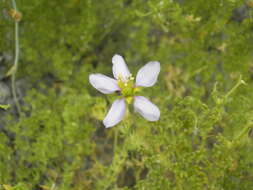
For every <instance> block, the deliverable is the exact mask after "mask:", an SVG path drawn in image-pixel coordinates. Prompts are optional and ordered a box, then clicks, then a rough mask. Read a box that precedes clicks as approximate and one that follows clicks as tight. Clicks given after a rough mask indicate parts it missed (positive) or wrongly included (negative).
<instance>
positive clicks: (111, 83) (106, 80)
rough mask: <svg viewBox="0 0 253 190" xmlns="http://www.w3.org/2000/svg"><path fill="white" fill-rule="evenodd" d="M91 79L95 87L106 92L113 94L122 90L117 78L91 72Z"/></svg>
mask: <svg viewBox="0 0 253 190" xmlns="http://www.w3.org/2000/svg"><path fill="white" fill-rule="evenodd" d="M89 81H90V83H91V85H92V86H93V87H94V88H96V89H97V90H98V91H100V92H102V93H104V94H111V93H113V92H115V91H117V90H120V88H119V87H118V84H117V81H116V80H115V79H112V78H110V77H107V76H105V75H102V74H91V75H90V76H89Z"/></svg>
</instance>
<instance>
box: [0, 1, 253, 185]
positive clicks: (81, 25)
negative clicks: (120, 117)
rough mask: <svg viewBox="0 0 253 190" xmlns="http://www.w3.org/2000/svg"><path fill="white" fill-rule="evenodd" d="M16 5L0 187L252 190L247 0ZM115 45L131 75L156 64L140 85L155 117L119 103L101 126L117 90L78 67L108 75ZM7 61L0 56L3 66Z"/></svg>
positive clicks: (6, 5) (0, 44)
mask: <svg viewBox="0 0 253 190" xmlns="http://www.w3.org/2000/svg"><path fill="white" fill-rule="evenodd" d="M17 6H18V9H19V10H20V12H21V13H22V19H21V21H20V43H21V49H20V53H21V57H20V63H19V70H18V73H17V75H18V76H17V78H18V79H17V80H19V79H24V80H25V81H26V82H25V83H26V84H25V85H26V88H25V89H26V95H25V97H24V98H23V100H22V112H23V114H22V115H21V116H20V117H19V118H18V119H17V118H16V117H15V116H14V115H13V109H14V107H15V106H14V105H13V106H12V105H11V107H10V109H8V110H6V111H5V112H7V114H5V115H6V116H4V118H3V119H1V122H2V124H1V126H0V184H1V186H0V189H5V190H26V189H43V190H53V189H61V190H69V189H71V190H81V189H87V190H89V189H92V190H93V189H97V190H101V189H104V190H106V189H107V190H109V189H112V190H113V189H114V190H116V189H122V190H123V189H124V190H127V189H136V190H141V189H149V190H164V189H175V190H188V189H189V190H203V189H208V190H222V189H224V190H231V189H240V190H250V189H253V153H252V149H253V132H252V131H253V129H252V126H253V123H252V119H253V118H252V117H253V112H252V105H253V86H252V85H253V80H252V74H253V73H252V50H253V45H252V40H253V33H252V22H253V20H252V8H253V2H252V1H250V0H249V1H242V0H241V1H240V0H238V1H234V0H212V1H206V0H174V1H173V0H171V1H168V0H151V1H144V0H136V1H133V0H117V1H113V0H107V1H99V0H69V1H48V0H40V1H31V0H25V1H24V0H23V1H22V0H20V1H17ZM11 8H12V7H11V3H10V2H9V1H1V2H0V9H1V11H2V12H3V14H2V15H0V20H1V22H0V26H1V30H0V34H1V36H3V38H1V41H0V53H3V54H10V55H12V52H13V49H14V42H13V35H14V34H13V27H14V22H13V20H12V18H11V17H10V16H9V15H8V12H9V10H11ZM116 53H118V54H122V55H123V56H124V57H125V58H126V62H127V63H128V66H129V69H130V70H131V71H133V72H132V73H133V75H135V74H136V72H137V70H138V69H139V68H140V67H141V66H142V65H144V63H145V62H147V61H150V60H157V61H159V62H160V63H161V67H162V68H161V73H160V76H159V81H158V83H157V84H156V85H155V86H154V87H152V88H150V89H149V88H147V89H144V92H145V96H147V97H149V98H150V99H151V100H152V102H154V103H155V104H156V105H158V107H159V109H160V111H161V118H160V120H159V121H158V122H153V123H152V122H148V121H146V120H144V119H143V118H142V117H141V116H139V115H138V114H135V112H134V111H133V110H132V107H129V112H128V114H127V116H126V117H125V119H124V121H122V122H121V123H120V124H118V125H117V126H115V127H113V128H110V129H105V128H104V126H103V124H102V122H101V120H103V118H104V116H105V115H106V113H107V111H108V109H109V107H110V105H111V103H112V102H113V100H114V99H116V95H115V96H113V95H108V96H104V95H101V94H100V93H99V92H97V91H96V90H94V89H93V88H92V86H91V85H90V84H89V81H88V77H89V74H91V73H103V74H107V75H108V76H112V75H111V66H112V64H111V57H112V56H113V55H114V54H116ZM12 64H13V60H11V59H6V60H5V62H3V65H4V69H5V73H7V72H8V69H9V68H11V66H12ZM5 80H8V78H7V79H5ZM242 80H243V81H242ZM244 81H245V82H246V84H245V83H244ZM1 104H2V102H1Z"/></svg>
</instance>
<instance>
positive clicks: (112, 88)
mask: <svg viewBox="0 0 253 190" xmlns="http://www.w3.org/2000/svg"><path fill="white" fill-rule="evenodd" d="M112 63H113V66H112V71H113V75H114V78H115V79H113V78H110V77H107V76H105V75H103V74H91V75H90V76H89V81H90V83H91V85H92V86H93V87H94V88H96V89H97V90H98V91H100V92H102V93H104V94H111V93H114V92H116V91H120V92H121V94H122V95H123V98H121V99H117V100H115V101H114V102H113V104H112V106H111V108H110V110H109V112H108V113H107V115H106V117H105V119H104V120H103V123H104V125H105V127H106V128H109V127H113V126H114V125H116V124H118V123H119V122H120V121H121V120H122V119H123V118H124V115H125V112H126V100H127V99H128V98H129V97H132V96H133V97H134V103H133V105H134V109H135V111H136V112H138V113H139V114H140V115H141V116H142V117H144V118H145V119H146V120H148V121H157V120H158V119H159V117H160V110H159V109H158V107H157V106H156V105H154V104H153V103H152V102H150V101H149V100H148V99H147V98H145V97H143V96H135V92H136V89H137V87H150V86H153V85H154V84H155V83H156V81H157V77H158V75H159V72H160V63H159V62H157V61H151V62H148V63H147V64H146V65H144V66H143V67H142V68H141V69H140V70H139V71H138V73H137V76H136V81H135V83H134V81H133V80H134V78H133V77H132V75H131V73H130V72H129V70H128V68H127V65H126V63H125V61H124V59H123V57H122V56H120V55H117V54H116V55H114V56H113V58H112Z"/></svg>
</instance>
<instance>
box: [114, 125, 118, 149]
mask: <svg viewBox="0 0 253 190" xmlns="http://www.w3.org/2000/svg"><path fill="white" fill-rule="evenodd" d="M117 146H118V129H117V128H116V127H115V130H114V143H113V152H114V154H116V151H117Z"/></svg>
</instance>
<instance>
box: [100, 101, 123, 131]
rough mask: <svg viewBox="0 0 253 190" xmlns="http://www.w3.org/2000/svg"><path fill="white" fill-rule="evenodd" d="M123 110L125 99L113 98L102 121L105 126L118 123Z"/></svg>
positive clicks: (121, 117)
mask: <svg viewBox="0 0 253 190" xmlns="http://www.w3.org/2000/svg"><path fill="white" fill-rule="evenodd" d="M125 112H126V103H125V99H119V100H115V101H114V102H113V104H112V107H111V108H110V110H109V112H108V113H107V115H106V117H105V119H104V121H103V123H104V125H105V127H106V128H109V127H113V126H114V125H116V124H118V123H119V122H120V121H121V120H122V119H123V118H124V115H125Z"/></svg>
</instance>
